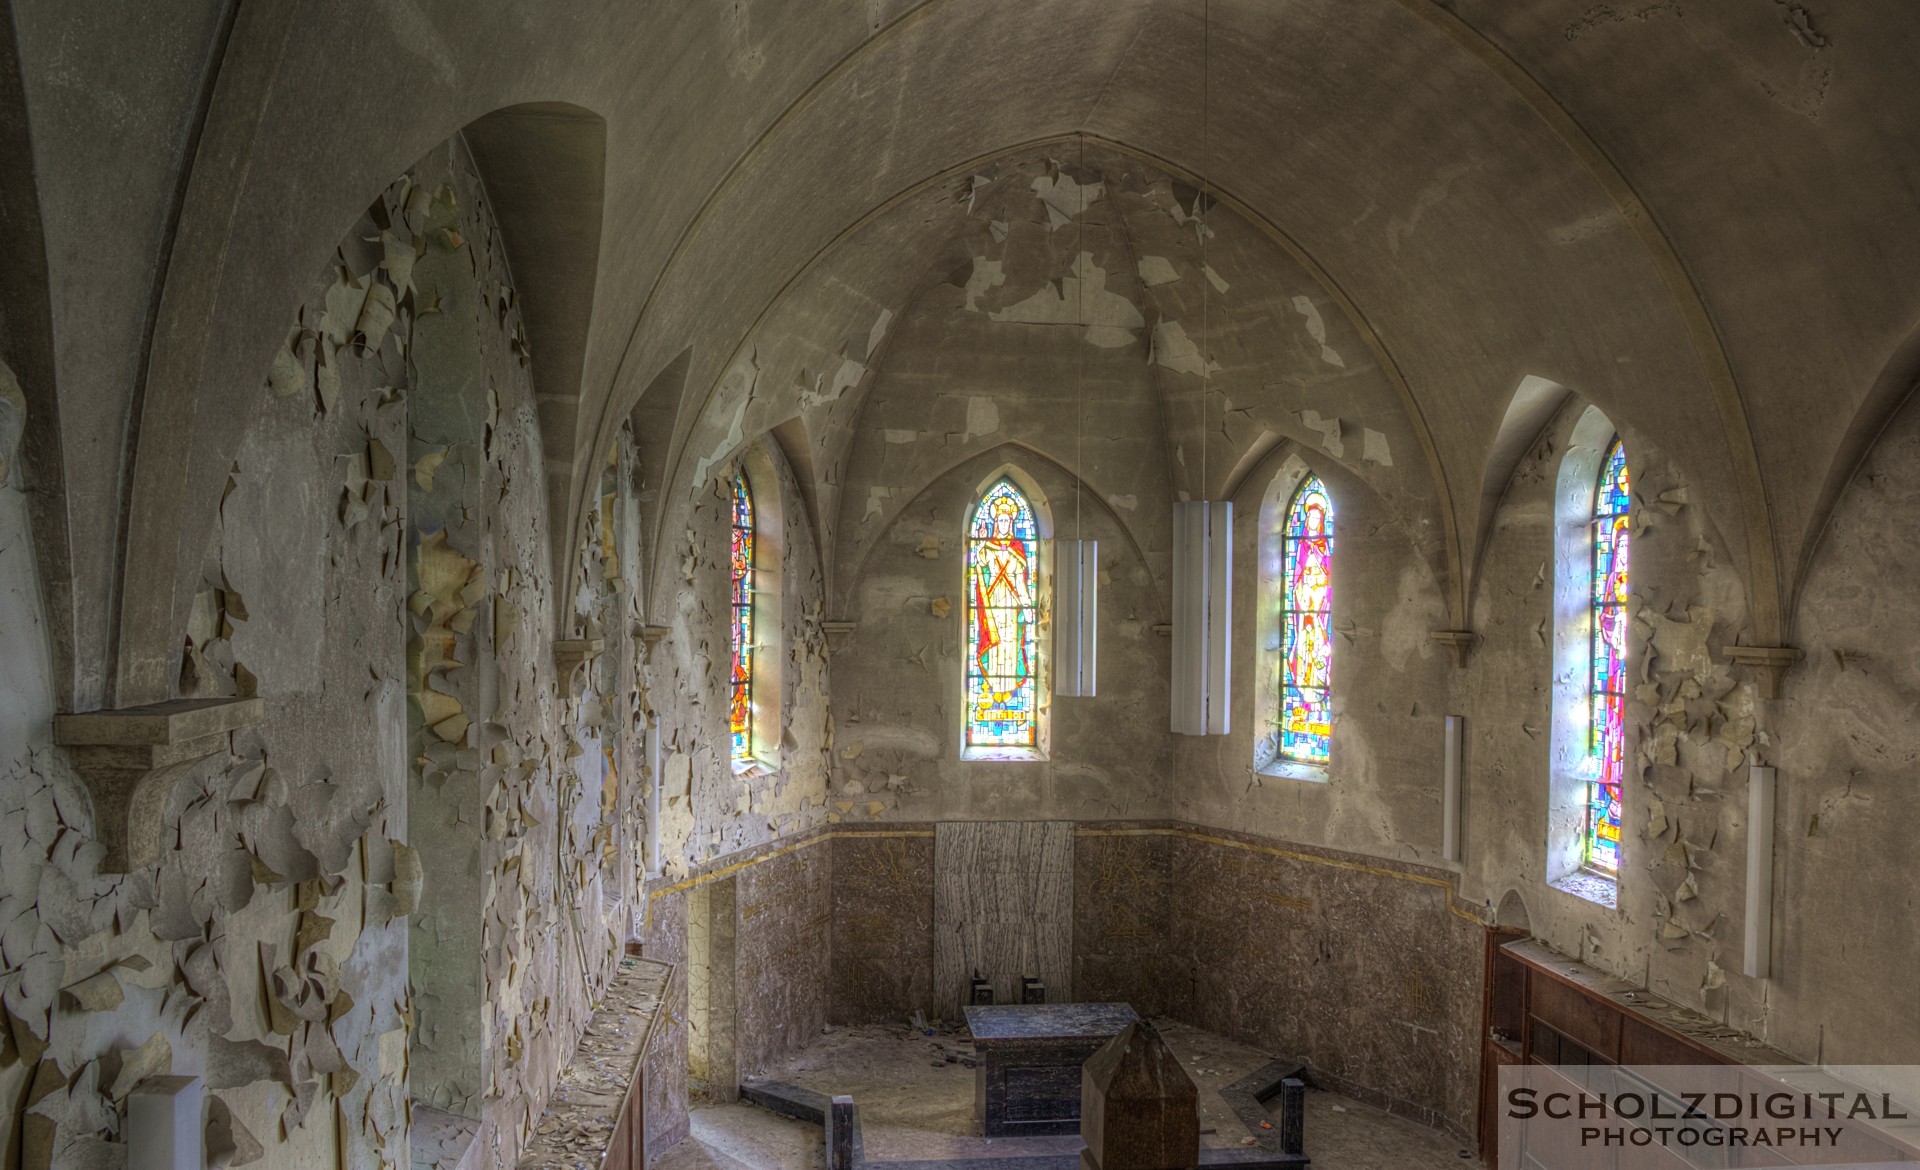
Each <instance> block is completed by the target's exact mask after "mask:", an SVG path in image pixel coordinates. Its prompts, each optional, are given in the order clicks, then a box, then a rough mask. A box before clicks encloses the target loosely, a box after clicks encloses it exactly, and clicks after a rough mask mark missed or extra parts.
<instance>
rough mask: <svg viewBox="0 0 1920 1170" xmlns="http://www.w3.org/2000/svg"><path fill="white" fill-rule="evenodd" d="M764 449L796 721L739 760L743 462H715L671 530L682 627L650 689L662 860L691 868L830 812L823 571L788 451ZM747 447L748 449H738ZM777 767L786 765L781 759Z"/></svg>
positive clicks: (784, 693) (783, 695)
mask: <svg viewBox="0 0 1920 1170" xmlns="http://www.w3.org/2000/svg"><path fill="white" fill-rule="evenodd" d="M761 450H762V453H763V454H764V455H765V456H766V458H767V460H768V462H769V463H770V464H771V465H772V467H773V469H774V471H775V472H776V474H777V476H778V480H779V495H780V498H781V502H782V504H783V505H784V506H783V507H782V508H781V509H780V515H781V517H782V523H783V525H784V531H783V532H782V533H781V534H780V542H779V547H780V548H781V549H783V550H785V555H784V557H783V559H782V565H781V572H780V581H781V588H782V591H783V592H782V596H781V599H780V607H779V612H780V620H781V627H780V629H779V631H778V632H777V638H778V640H777V642H775V643H773V644H775V645H778V646H781V647H784V650H783V651H782V652H781V656H780V657H779V659H778V660H777V661H775V662H768V661H766V660H765V659H764V658H763V660H762V661H761V663H760V664H759V666H760V669H761V671H762V672H763V674H762V676H761V678H760V679H759V681H758V682H757V684H756V685H762V686H764V685H766V683H767V681H768V680H767V679H766V678H765V677H764V673H765V672H766V671H768V670H769V669H770V668H774V669H777V672H778V684H779V687H780V711H781V712H782V720H783V722H784V728H783V729H782V734H781V738H780V742H779V744H778V745H775V746H774V747H772V748H770V749H769V750H770V751H771V752H772V754H773V756H774V761H773V764H772V765H756V766H755V767H752V768H749V769H744V770H743V769H736V768H735V767H734V765H733V762H732V759H731V741H730V738H729V732H728V726H727V708H728V700H729V693H730V692H729V686H730V680H729V645H730V644H729V641H728V637H729V633H728V621H729V613H730V610H729V606H730V604H731V600H730V597H729V594H728V589H729V578H728V574H727V564H728V555H729V544H728V525H729V523H730V520H729V516H730V513H729V501H730V499H731V497H730V494H729V493H730V487H729V485H730V484H731V483H732V463H731V462H726V463H724V464H723V465H715V466H714V467H713V469H712V471H711V474H710V476H709V477H708V478H707V479H705V480H703V481H702V482H701V485H700V488H699V490H698V491H697V492H696V493H695V494H694V496H693V498H692V500H691V502H690V503H689V504H688V506H687V507H685V508H684V509H683V510H680V511H676V512H675V513H674V514H675V515H676V516H678V517H682V518H683V519H684V523H683V524H682V526H681V527H680V528H679V529H677V530H675V531H672V532H670V533H668V534H667V538H666V539H665V540H664V541H663V545H662V552H661V556H662V559H663V561H664V562H665V565H664V566H663V568H662V569H661V572H662V573H664V574H667V575H668V581H667V583H666V585H665V586H664V587H663V590H662V594H661V596H662V597H663V599H664V600H663V602H662V605H661V610H660V615H659V617H658V618H657V619H656V620H657V621H659V622H660V624H663V625H667V626H669V627H670V628H671V630H672V633H671V634H670V635H668V636H667V638H666V639H665V640H664V641H662V642H661V643H660V645H658V646H657V647H655V648H654V650H653V653H652V656H651V658H650V660H649V668H648V672H647V673H648V695H649V701H650V703H651V704H652V710H653V711H654V712H655V714H656V716H657V718H658V719H659V720H660V726H661V729H662V730H661V736H662V741H663V743H662V747H661V750H660V758H661V772H662V790H661V849H662V870H663V872H664V873H666V874H667V875H668V876H669V877H683V876H685V875H686V874H688V873H690V872H692V871H693V870H694V869H695V868H696V867H698V866H700V865H702V864H704V863H706V862H708V861H711V860H712V859H714V858H717V857H722V856H725V855H728V854H732V853H736V852H739V851H741V850H744V849H749V848H752V847H754V846H757V845H761V844H764V843H765V842H767V841H770V840H772V839H774V838H775V837H779V836H786V835H792V834H795V833H800V832H804V831H806V830H807V829H809V828H812V827H813V826H815V825H818V824H820V823H822V821H823V820H824V818H825V816H826V810H825V807H824V806H825V803H826V787H827V783H826V778H827V761H826V754H827V751H828V750H829V745H830V742H831V736H832V723H831V720H830V718H829V716H828V713H827V682H826V678H827V669H826V664H827V655H826V640H825V637H824V635H823V634H822V633H821V630H820V625H819V622H820V618H821V612H820V611H821V605H822V602H821V591H822V583H821V573H820V565H819V558H818V555H817V553H816V551H815V550H816V548H817V546H816V545H815V543H814V538H813V534H812V532H811V531H810V530H809V527H808V521H807V517H806V512H805V509H804V508H802V507H800V506H799V501H800V498H801V497H800V495H799V488H798V485H797V484H796V482H795V480H794V477H793V472H792V469H791V468H790V467H788V466H787V464H786V461H785V459H784V458H783V457H782V456H781V455H780V453H779V451H778V450H777V449H769V447H768V446H765V445H763V447H762V449H761ZM736 454H737V452H736ZM775 765H777V766H775Z"/></svg>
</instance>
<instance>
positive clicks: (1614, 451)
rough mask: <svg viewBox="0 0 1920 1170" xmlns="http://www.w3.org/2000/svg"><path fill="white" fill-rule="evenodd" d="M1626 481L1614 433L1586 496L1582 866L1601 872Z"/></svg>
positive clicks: (1618, 701) (1621, 641) (1610, 778)
mask: <svg viewBox="0 0 1920 1170" xmlns="http://www.w3.org/2000/svg"><path fill="white" fill-rule="evenodd" d="M1629 486H1630V485H1629V480H1628V475H1627V451H1626V448H1625V447H1624V446H1623V445H1622V444H1621V442H1620V439H1619V437H1618V436H1615V437H1614V439H1613V442H1612V443H1611V444H1609V445H1608V447H1607V456H1606V459H1605V461H1604V462H1603V463H1602V464H1601V468H1600V478H1599V482H1598V483H1597V484H1595V486H1594V499H1593V569H1592V596H1591V605H1592V613H1591V616H1592V629H1593V635H1592V645H1591V657H1590V660H1591V663H1592V665H1591V669H1590V673H1589V675H1588V686H1587V694H1588V702H1589V705H1590V707H1589V713H1588V728H1589V730H1588V737H1587V751H1588V754H1589V756H1590V758H1591V760H1592V763H1593V777H1594V778H1593V779H1592V780H1591V781H1590V782H1589V783H1590V788H1589V791H1588V799H1587V805H1588V807H1587V830H1586V841H1585V849H1584V852H1585V854H1586V862H1587V865H1588V866H1589V867H1591V868H1593V869H1595V870H1598V871H1600V872H1601V873H1604V874H1608V875H1612V874H1616V873H1618V872H1619V869H1620V793H1621V787H1622V784H1623V782H1624V780H1625V776H1626V744H1627V693H1626V687H1627V684H1626V663H1627V589H1628V568H1627V565H1628V559H1629V558H1628V546H1629V544H1630V543H1631V532H1630V527H1631V524H1630V516H1629V513H1630V512H1631V511H1632V499H1631V496H1630V495H1629Z"/></svg>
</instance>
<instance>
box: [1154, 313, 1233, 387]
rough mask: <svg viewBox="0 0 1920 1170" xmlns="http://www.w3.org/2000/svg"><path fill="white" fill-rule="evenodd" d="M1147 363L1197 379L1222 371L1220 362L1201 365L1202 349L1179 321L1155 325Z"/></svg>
mask: <svg viewBox="0 0 1920 1170" xmlns="http://www.w3.org/2000/svg"><path fill="white" fill-rule="evenodd" d="M1147 361H1148V363H1149V364H1152V365H1157V366H1160V367H1162V368H1164V369H1169V370H1173V371H1175V372H1177V373H1182V374H1192V375H1193V376H1194V377H1196V378H1204V377H1206V376H1207V374H1209V373H1212V372H1218V370H1219V369H1220V363H1219V362H1214V361H1209V362H1207V363H1206V364H1205V365H1203V364H1202V363H1201V360H1200V347H1199V346H1197V345H1195V344H1194V342H1193V339H1192V338H1190V337H1188V336H1187V330H1186V327H1185V326H1183V325H1181V324H1180V322H1178V321H1166V320H1162V321H1159V322H1157V323H1155V325H1154V327H1153V344H1152V346H1151V347H1150V348H1149V350H1148V352H1147Z"/></svg>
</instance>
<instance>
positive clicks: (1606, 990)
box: [1479, 928, 1800, 1166]
mask: <svg viewBox="0 0 1920 1170" xmlns="http://www.w3.org/2000/svg"><path fill="white" fill-rule="evenodd" d="M1485 1005H1486V1008H1485V1021H1484V1026H1483V1028H1482V1031H1481V1059H1480V1124H1479V1130H1480V1156H1481V1157H1482V1158H1483V1159H1484V1160H1485V1161H1486V1163H1487V1164H1488V1165H1489V1166H1491V1165H1495V1164H1496V1163H1497V1161H1498V1156H1497V1155H1498V1137H1499V1113H1498V1105H1499V1084H1500V1069H1501V1068H1502V1067H1503V1066H1506V1065H1515V1064H1521V1063H1525V1062H1529V1061H1531V1062H1534V1063H1537V1064H1552V1065H1581V1064H1626V1065H1707V1064H1719V1065H1729V1064H1731V1065H1791V1064H1798V1063H1800V1062H1799V1061H1797V1060H1795V1059H1793V1058H1792V1057H1790V1056H1788V1055H1787V1054H1786V1053H1784V1052H1781V1051H1779V1050H1777V1049H1773V1048H1769V1047H1767V1046H1766V1045H1764V1044H1761V1043H1760V1042H1759V1041H1757V1040H1755V1039H1753V1038H1752V1037H1751V1036H1748V1035H1747V1034H1745V1033H1744V1032H1740V1031H1738V1030H1736V1029H1733V1028H1729V1027H1727V1026H1725V1025H1723V1024H1721V1023H1720V1022H1719V1021H1718V1020H1715V1019H1711V1018H1709V1017H1707V1016H1703V1015H1701V1014H1700V1013H1699V1012H1696V1011H1693V1010H1692V1009H1690V1008H1685V1007H1682V1006H1680V1005H1679V1004H1676V1003H1672V1002H1670V1001H1668V1000H1665V999H1662V998H1660V997H1659V996H1657V995H1654V994H1653V993H1652V992H1650V991H1648V990H1647V989H1646V988H1644V987H1639V986H1637V985H1635V984H1632V983H1629V982H1627V981H1626V980H1624V979H1620V978H1617V977H1615V976H1612V975H1609V974H1607V973H1606V972H1604V971H1600V970H1598V969H1597V968H1594V967H1590V966H1588V965H1587V964H1585V963H1582V962H1579V961H1578V960H1576V959H1572V958H1569V957H1568V956H1566V955H1563V954H1561V953H1560V952H1559V951H1556V950H1554V949H1553V948H1551V947H1549V946H1547V945H1546V944H1544V943H1542V942H1539V941H1538V940H1536V939H1532V938H1527V937H1525V936H1524V935H1520V934H1518V933H1517V932H1513V931H1505V930H1501V929H1499V928H1495V929H1492V930H1489V931H1488V932H1487V977H1486V1000H1485Z"/></svg>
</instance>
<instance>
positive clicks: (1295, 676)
mask: <svg viewBox="0 0 1920 1170" xmlns="http://www.w3.org/2000/svg"><path fill="white" fill-rule="evenodd" d="M1283 524H1284V527H1283V528H1282V530H1281V566H1280V568H1281V574H1282V576H1281V579H1280V580H1281V587H1280V712H1279V716H1280V718H1279V722H1280V728H1279V731H1280V743H1279V758H1280V759H1282V760H1286V761H1290V762H1292V763H1297V764H1320V765H1325V764H1326V763H1327V762H1328V761H1329V760H1331V759H1332V758H1333V689H1332V688H1333V500H1332V499H1331V498H1330V497H1329V496H1328V495H1327V486H1326V485H1325V484H1324V483H1321V482H1320V477H1319V476H1317V475H1308V476H1307V478H1306V479H1304V480H1302V481H1301V483H1300V486H1299V487H1298V488H1297V489H1295V491H1294V493H1293V499H1292V500H1291V501H1289V502H1288V504H1287V514H1286V518H1285V520H1284V522H1283Z"/></svg>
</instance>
